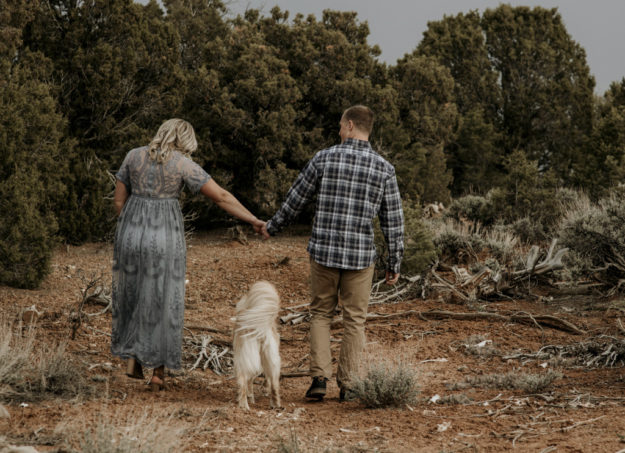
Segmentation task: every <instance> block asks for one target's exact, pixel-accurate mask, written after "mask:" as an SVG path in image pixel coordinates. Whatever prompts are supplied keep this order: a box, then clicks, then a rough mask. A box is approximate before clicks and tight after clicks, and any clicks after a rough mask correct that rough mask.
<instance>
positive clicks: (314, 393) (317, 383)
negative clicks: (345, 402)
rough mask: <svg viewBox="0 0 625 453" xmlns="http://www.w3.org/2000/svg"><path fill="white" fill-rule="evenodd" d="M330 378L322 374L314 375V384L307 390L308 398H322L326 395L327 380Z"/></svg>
mask: <svg viewBox="0 0 625 453" xmlns="http://www.w3.org/2000/svg"><path fill="white" fill-rule="evenodd" d="M327 381H328V380H327V379H326V378H324V377H321V376H315V377H313V380H312V384H310V388H309V389H308V391H307V392H306V398H311V399H317V400H322V399H323V397H324V396H326V382H327Z"/></svg>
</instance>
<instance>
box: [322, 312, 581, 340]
mask: <svg viewBox="0 0 625 453" xmlns="http://www.w3.org/2000/svg"><path fill="white" fill-rule="evenodd" d="M410 315H416V316H420V317H422V318H425V319H428V320H431V319H457V320H462V321H478V320H484V319H488V320H495V321H502V322H517V323H521V324H532V325H538V326H539V327H540V326H546V327H550V328H552V329H557V330H562V331H564V332H569V333H574V334H576V335H582V334H584V333H585V332H584V331H583V330H581V329H580V328H578V327H577V326H575V325H574V324H572V323H570V322H568V321H566V320H564V319H560V318H556V317H555V316H551V315H531V314H528V313H516V314H513V315H510V316H506V315H501V314H499V313H490V312H476V313H456V312H452V311H444V310H432V311H417V310H408V311H403V312H400V313H391V314H387V315H381V314H375V313H369V314H367V321H372V320H386V319H393V318H403V317H406V316H410ZM342 324H343V321H342V320H341V319H337V320H334V321H333V322H332V324H331V327H332V328H337V327H340V326H341V325H342Z"/></svg>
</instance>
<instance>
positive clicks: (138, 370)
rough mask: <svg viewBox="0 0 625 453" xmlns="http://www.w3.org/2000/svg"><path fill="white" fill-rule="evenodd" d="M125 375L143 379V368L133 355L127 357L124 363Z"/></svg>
mask: <svg viewBox="0 0 625 453" xmlns="http://www.w3.org/2000/svg"><path fill="white" fill-rule="evenodd" d="M126 376H128V377H130V378H133V379H143V368H142V367H141V364H140V363H139V362H137V360H136V359H135V358H134V357H131V358H129V359H128V362H127V363H126Z"/></svg>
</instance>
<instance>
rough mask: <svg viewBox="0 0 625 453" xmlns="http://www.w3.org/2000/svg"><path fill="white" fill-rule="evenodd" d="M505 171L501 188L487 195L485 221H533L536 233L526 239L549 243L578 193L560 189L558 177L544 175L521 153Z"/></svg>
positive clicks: (512, 158) (536, 165)
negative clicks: (564, 213) (524, 219)
mask: <svg viewBox="0 0 625 453" xmlns="http://www.w3.org/2000/svg"><path fill="white" fill-rule="evenodd" d="M505 168H506V171H507V175H506V177H505V178H504V181H503V184H502V186H501V187H499V188H496V189H493V190H491V191H490V192H489V193H488V195H487V199H488V201H489V203H488V205H486V206H485V207H483V208H482V213H483V218H485V219H492V220H494V221H497V220H499V221H501V222H503V223H507V224H511V223H514V222H516V221H518V220H519V219H523V218H530V219H532V220H531V223H532V224H533V225H534V231H533V232H531V233H529V232H528V233H529V234H528V235H527V237H526V238H524V239H527V240H548V239H550V236H551V235H553V234H554V233H555V229H556V226H557V224H558V223H559V221H560V220H561V218H562V215H563V212H564V210H565V209H566V208H567V206H568V205H569V204H570V203H571V202H572V200H574V199H575V198H576V193H575V192H574V191H572V190H570V189H559V188H558V186H557V182H556V181H557V179H556V178H555V175H554V174H553V173H552V172H547V173H546V174H542V173H541V172H540V170H539V168H538V162H536V161H530V160H528V159H527V157H526V155H525V154H524V153H522V152H521V151H516V152H514V153H512V154H511V155H510V157H509V158H507V159H506V161H505ZM520 231H522V230H520Z"/></svg>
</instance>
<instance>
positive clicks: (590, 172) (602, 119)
mask: <svg viewBox="0 0 625 453" xmlns="http://www.w3.org/2000/svg"><path fill="white" fill-rule="evenodd" d="M596 112H597V113H596V117H595V122H594V126H593V131H592V134H591V135H590V137H589V140H588V144H587V147H586V153H585V155H584V159H583V160H582V161H580V162H578V163H577V164H576V166H575V175H576V177H577V180H576V182H577V184H578V185H579V186H580V187H583V188H584V189H585V191H586V192H587V193H588V194H589V195H590V197H591V198H592V199H594V200H598V199H599V198H602V197H605V196H606V195H607V193H608V191H609V190H610V188H612V187H613V186H615V185H616V184H618V183H620V182H622V181H623V177H625V159H624V157H625V79H623V80H622V81H621V82H620V83H617V82H613V83H612V84H611V85H610V88H609V89H608V91H607V92H606V93H605V96H604V97H603V98H599V99H597V101H596Z"/></svg>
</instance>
